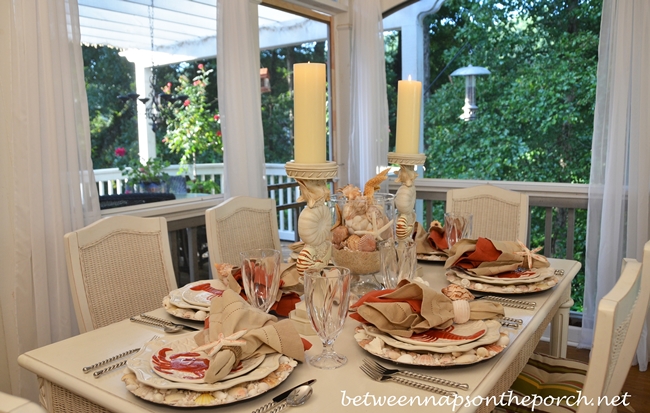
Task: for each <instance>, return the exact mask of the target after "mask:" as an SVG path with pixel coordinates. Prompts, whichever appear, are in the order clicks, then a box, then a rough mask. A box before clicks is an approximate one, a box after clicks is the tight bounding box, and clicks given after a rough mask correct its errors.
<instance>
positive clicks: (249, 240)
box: [205, 196, 282, 270]
mask: <svg viewBox="0 0 650 413" xmlns="http://www.w3.org/2000/svg"><path fill="white" fill-rule="evenodd" d="M277 219H278V218H277V215H276V208H275V200H273V199H268V198H267V199H262V198H252V197H247V196H236V197H232V198H230V199H228V200H226V201H224V202H223V203H221V204H219V205H217V206H215V207H212V208H210V209H208V210H206V211H205V227H206V230H207V238H208V255H209V256H210V265H211V268H212V269H213V270H214V265H215V264H217V263H229V264H232V265H235V266H239V265H240V264H241V257H240V256H239V253H240V252H242V251H246V250H250V249H258V248H271V249H276V250H278V251H281V250H282V245H281V244H280V234H279V232H278V221H277Z"/></svg>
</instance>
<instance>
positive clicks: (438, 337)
mask: <svg viewBox="0 0 650 413" xmlns="http://www.w3.org/2000/svg"><path fill="white" fill-rule="evenodd" d="M487 329H488V328H487V325H485V322H484V321H483V320H473V321H468V322H467V323H463V324H452V325H450V326H449V327H447V328H445V329H436V328H432V329H430V330H427V331H424V332H422V333H416V334H413V335H412V336H411V337H401V336H397V335H393V334H391V335H390V336H391V337H393V338H394V339H396V340H399V341H403V342H404V343H409V344H415V345H419V346H427V347H448V346H456V345H460V344H465V343H471V342H472V341H476V340H478V339H479V338H481V337H483V336H484V335H485V333H486V332H487Z"/></svg>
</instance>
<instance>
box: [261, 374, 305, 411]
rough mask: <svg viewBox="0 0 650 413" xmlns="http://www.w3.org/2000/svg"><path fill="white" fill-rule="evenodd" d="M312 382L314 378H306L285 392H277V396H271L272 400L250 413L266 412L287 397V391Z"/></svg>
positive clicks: (289, 391)
mask: <svg viewBox="0 0 650 413" xmlns="http://www.w3.org/2000/svg"><path fill="white" fill-rule="evenodd" d="M313 383H316V379H311V380H307V381H306V382H304V383H300V384H299V385H297V386H294V387H292V388H290V389H289V390H287V391H285V392H283V393H280V394H278V395H277V396H275V397H274V398H273V401H271V402H268V403H266V404H265V405H264V406H262V407H260V408H259V409H256V410H253V412H252V413H264V412H268V411H269V410H271V409H273V408H274V407H275V406H276V405H278V404H279V403H281V402H282V401H283V400H284V399H286V398H287V397H289V393H291V392H292V391H294V390H295V389H297V388H298V387H300V386H304V385H311V384H313Z"/></svg>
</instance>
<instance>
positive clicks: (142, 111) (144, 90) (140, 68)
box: [133, 62, 156, 161]
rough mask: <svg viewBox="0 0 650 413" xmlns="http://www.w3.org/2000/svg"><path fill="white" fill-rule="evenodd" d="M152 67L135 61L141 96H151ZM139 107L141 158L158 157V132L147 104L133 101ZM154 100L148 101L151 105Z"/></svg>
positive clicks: (136, 81)
mask: <svg viewBox="0 0 650 413" xmlns="http://www.w3.org/2000/svg"><path fill="white" fill-rule="evenodd" d="M150 79H151V68H150V67H145V66H144V65H141V64H139V63H137V62H136V63H135V89H136V93H137V94H139V95H140V98H144V97H148V98H151V84H150ZM133 103H134V104H137V107H138V144H139V147H140V159H141V160H145V161H146V160H147V159H149V158H155V157H156V134H155V133H154V132H153V131H152V130H151V125H150V122H149V119H147V112H146V108H145V105H143V104H142V102H140V101H137V102H133ZM151 103H152V102H151V101H149V102H147V105H150V104H151Z"/></svg>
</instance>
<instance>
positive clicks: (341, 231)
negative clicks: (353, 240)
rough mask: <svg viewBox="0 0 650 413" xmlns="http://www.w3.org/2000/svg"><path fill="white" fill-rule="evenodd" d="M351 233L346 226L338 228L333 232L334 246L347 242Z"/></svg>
mask: <svg viewBox="0 0 650 413" xmlns="http://www.w3.org/2000/svg"><path fill="white" fill-rule="evenodd" d="M349 235H350V233H349V232H348V229H347V228H346V227H344V226H342V225H341V226H338V227H336V228H334V229H333V230H332V244H333V245H341V243H342V242H343V241H345V240H346V239H347V238H348V236H349Z"/></svg>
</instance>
